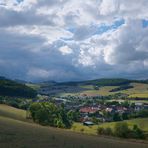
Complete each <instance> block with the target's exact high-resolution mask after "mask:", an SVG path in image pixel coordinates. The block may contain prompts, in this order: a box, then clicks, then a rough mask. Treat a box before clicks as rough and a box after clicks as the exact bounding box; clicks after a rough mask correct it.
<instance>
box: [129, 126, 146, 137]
mask: <svg viewBox="0 0 148 148" xmlns="http://www.w3.org/2000/svg"><path fill="white" fill-rule="evenodd" d="M131 138H136V139H145V135H144V132H143V131H142V130H141V129H140V128H139V127H138V126H137V125H134V126H133V130H132V137H131Z"/></svg>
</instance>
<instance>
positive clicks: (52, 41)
mask: <svg viewBox="0 0 148 148" xmlns="http://www.w3.org/2000/svg"><path fill="white" fill-rule="evenodd" d="M147 8H148V1H147V0H140V1H139V0H130V1H125V0H109V1H108V0H86V1H84V0H79V1H75V0H69V1H67V0H49V1H47V0H1V1H0V69H1V70H0V75H5V76H8V77H11V78H19V79H25V80H42V79H43V80H46V79H47V80H49V79H50V80H52V79H53V80H58V81H64V80H81V79H92V78H99V77H126V78H139V79H140V78H146V74H147V73H148V48H147V47H148V26H147V25H146V26H145V27H144V25H143V23H144V21H147V20H148V11H147Z"/></svg>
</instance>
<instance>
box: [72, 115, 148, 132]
mask: <svg viewBox="0 0 148 148" xmlns="http://www.w3.org/2000/svg"><path fill="white" fill-rule="evenodd" d="M121 122H122V121H121ZM124 122H127V123H128V125H129V127H133V125H134V124H136V125H138V127H140V128H141V129H142V130H143V131H145V132H147V133H148V118H138V119H132V120H127V121H124ZM116 123H117V122H109V123H102V124H99V125H94V126H90V127H88V126H84V125H83V124H81V123H74V124H73V127H72V129H71V130H72V131H76V132H81V133H86V134H92V135H96V134H97V128H98V127H103V128H107V127H110V128H112V129H113V128H114V126H115V124H116Z"/></svg>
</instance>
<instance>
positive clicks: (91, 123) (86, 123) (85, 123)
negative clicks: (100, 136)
mask: <svg viewBox="0 0 148 148" xmlns="http://www.w3.org/2000/svg"><path fill="white" fill-rule="evenodd" d="M83 125H86V126H92V125H94V123H93V122H91V121H85V122H83Z"/></svg>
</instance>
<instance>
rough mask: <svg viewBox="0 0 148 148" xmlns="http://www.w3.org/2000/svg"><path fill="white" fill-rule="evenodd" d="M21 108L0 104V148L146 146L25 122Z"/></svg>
mask: <svg viewBox="0 0 148 148" xmlns="http://www.w3.org/2000/svg"><path fill="white" fill-rule="evenodd" d="M24 115H25V111H23V110H19V109H15V108H13V107H9V106H6V105H0V147H1V148H9V147H15V148H17V147H18V148H20V147H21V148H28V147H31V148H40V147H44V148H46V147H48V148H90V147H92V148H98V147H101V148H108V147H110V148H118V147H120V148H125V147H127V148H128V147H129V148H146V147H147V146H148V145H147V144H146V143H143V142H142V141H141V142H140V141H127V140H121V139H114V138H105V137H97V136H90V135H83V134H80V133H74V132H71V131H69V130H62V129H57V128H51V127H43V126H40V125H37V124H34V123H29V122H28V121H27V120H26V119H25V116H24Z"/></svg>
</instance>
